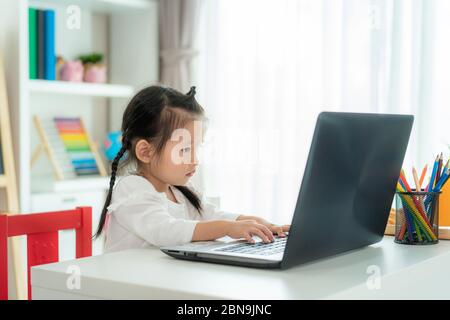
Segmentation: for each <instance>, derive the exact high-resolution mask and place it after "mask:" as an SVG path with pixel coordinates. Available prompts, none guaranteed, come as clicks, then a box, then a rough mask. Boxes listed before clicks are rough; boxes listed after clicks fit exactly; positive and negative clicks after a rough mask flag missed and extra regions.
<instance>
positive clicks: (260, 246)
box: [215, 237, 287, 256]
mask: <svg viewBox="0 0 450 320" xmlns="http://www.w3.org/2000/svg"><path fill="white" fill-rule="evenodd" d="M286 241H287V237H284V238H281V237H275V239H274V242H271V243H264V242H257V243H255V244H251V243H247V242H244V243H239V244H235V245H232V246H228V247H224V248H219V249H217V250H215V251H221V252H230V253H245V254H257V255H263V256H269V255H272V254H277V253H280V252H284V248H285V247H286Z"/></svg>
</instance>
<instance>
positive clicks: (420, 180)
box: [419, 164, 428, 187]
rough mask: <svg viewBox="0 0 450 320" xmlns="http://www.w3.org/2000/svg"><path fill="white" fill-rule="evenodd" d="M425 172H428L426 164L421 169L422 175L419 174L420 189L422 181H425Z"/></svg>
mask: <svg viewBox="0 0 450 320" xmlns="http://www.w3.org/2000/svg"><path fill="white" fill-rule="evenodd" d="M427 170H428V165H427V164H426V165H425V167H423V169H422V173H421V174H420V179H419V182H420V186H421V187H422V184H423V180H424V179H425V175H426V174H427Z"/></svg>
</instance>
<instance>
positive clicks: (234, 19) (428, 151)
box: [198, 0, 450, 223]
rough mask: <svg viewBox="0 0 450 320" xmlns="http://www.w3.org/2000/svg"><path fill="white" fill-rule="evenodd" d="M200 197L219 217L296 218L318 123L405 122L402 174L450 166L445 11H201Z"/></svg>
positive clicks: (389, 2)
mask: <svg viewBox="0 0 450 320" xmlns="http://www.w3.org/2000/svg"><path fill="white" fill-rule="evenodd" d="M204 5H205V7H204V8H203V9H204V10H203V12H202V15H201V21H200V30H199V47H200V48H201V51H200V56H199V69H198V72H199V90H198V92H199V101H200V102H201V103H202V104H203V105H204V107H205V108H206V110H207V113H208V117H209V118H210V125H209V129H208V136H207V139H206V143H205V149H204V154H203V156H202V163H203V164H202V166H203V171H204V177H205V181H204V184H205V191H206V193H207V194H209V195H211V196H219V197H220V199H221V206H222V209H224V210H229V211H234V212H240V213H245V214H257V215H260V216H263V217H266V218H268V219H271V220H273V221H277V222H280V223H283V222H287V221H289V219H290V218H291V216H292V213H293V209H294V206H295V202H296V199H297V195H298V191H299V186H300V182H301V178H302V174H303V170H304V166H305V164H306V158H307V155H308V152H309V145H310V141H311V138H312V133H313V129H314V125H315V121H316V117H317V115H318V113H320V112H321V111H324V110H327V111H352V112H385V113H410V114H414V115H415V117H416V118H415V124H414V128H413V133H412V136H411V140H410V144H409V147H408V151H407V155H406V158H405V167H406V168H407V170H410V166H411V165H415V166H417V167H419V168H421V167H422V166H423V165H424V164H425V162H428V163H430V162H431V160H432V159H434V157H435V156H436V153H437V152H440V151H445V152H446V155H447V156H448V153H449V152H448V150H449V149H448V144H449V143H450V134H449V133H450V130H449V126H448V125H447V123H448V122H449V119H450V117H449V116H450V108H449V104H450V90H449V83H450V82H449V76H450V44H449V43H450V42H449V40H448V30H450V19H448V17H449V16H450V1H448V0H395V1H394V0H379V1H378V0H217V1H205V3H204Z"/></svg>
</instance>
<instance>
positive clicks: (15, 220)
mask: <svg viewBox="0 0 450 320" xmlns="http://www.w3.org/2000/svg"><path fill="white" fill-rule="evenodd" d="M66 229H75V230H76V231H75V232H76V257H77V258H82V257H88V256H91V255H92V208H91V207H77V208H76V209H75V210H65V211H56V212H44V213H32V214H18V215H0V300H7V299H8V237H15V236H21V235H26V236H27V260H28V261H27V278H28V299H29V300H31V281H30V276H31V274H30V271H31V267H32V266H37V265H41V264H46V263H52V262H57V261H58V231H59V230H66Z"/></svg>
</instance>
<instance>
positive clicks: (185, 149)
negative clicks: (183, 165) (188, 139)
mask: <svg viewBox="0 0 450 320" xmlns="http://www.w3.org/2000/svg"><path fill="white" fill-rule="evenodd" d="M190 150H191V147H186V148H183V149H181V152H189V151H190Z"/></svg>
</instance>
